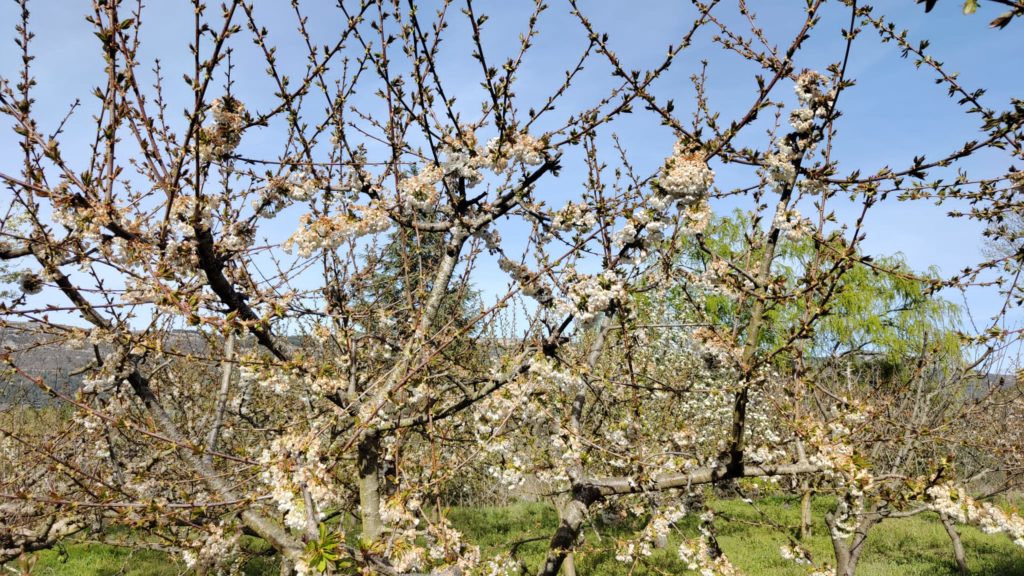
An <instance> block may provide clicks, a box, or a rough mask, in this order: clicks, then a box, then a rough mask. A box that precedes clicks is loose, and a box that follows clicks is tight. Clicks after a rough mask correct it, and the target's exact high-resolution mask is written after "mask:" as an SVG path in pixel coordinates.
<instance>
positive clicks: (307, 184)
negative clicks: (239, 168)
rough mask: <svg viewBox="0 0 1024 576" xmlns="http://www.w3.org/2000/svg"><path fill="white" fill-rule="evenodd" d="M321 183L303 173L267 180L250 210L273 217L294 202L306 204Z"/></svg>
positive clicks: (321, 185) (287, 174)
mask: <svg viewBox="0 0 1024 576" xmlns="http://www.w3.org/2000/svg"><path fill="white" fill-rule="evenodd" d="M323 187H324V185H323V183H322V182H321V181H320V180H318V179H317V178H316V177H315V176H313V175H312V174H308V173H305V172H299V173H286V174H283V175H280V176H274V177H272V178H270V179H268V180H267V185H266V186H264V187H262V188H260V189H259V193H258V194H257V195H256V198H254V199H253V201H252V208H253V210H256V211H257V212H263V213H265V214H266V215H267V216H274V215H275V214H277V213H278V212H280V211H281V210H283V209H285V208H287V207H288V206H290V205H291V204H292V203H294V202H308V201H310V200H312V199H313V198H314V197H315V196H316V193H317V192H318V191H320V190H322V189H323Z"/></svg>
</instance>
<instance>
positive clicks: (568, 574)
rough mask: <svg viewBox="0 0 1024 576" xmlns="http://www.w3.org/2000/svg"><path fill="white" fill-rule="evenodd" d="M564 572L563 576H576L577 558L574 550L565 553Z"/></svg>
mask: <svg viewBox="0 0 1024 576" xmlns="http://www.w3.org/2000/svg"><path fill="white" fill-rule="evenodd" d="M562 574H563V576H576V559H575V556H574V555H573V553H572V552H569V553H568V554H566V555H565V560H564V561H563V562H562Z"/></svg>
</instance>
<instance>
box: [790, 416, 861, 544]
mask: <svg viewBox="0 0 1024 576" xmlns="http://www.w3.org/2000/svg"><path fill="white" fill-rule="evenodd" d="M831 412H832V414H831V419H830V420H829V421H828V422H827V423H826V424H822V423H821V422H819V421H817V420H812V421H809V422H808V423H806V424H805V425H804V426H802V427H803V428H804V429H805V430H807V433H806V434H805V435H804V444H805V445H806V446H812V447H813V449H814V451H813V452H812V453H811V454H808V457H807V459H808V461H809V462H810V463H811V464H814V465H817V466H818V467H820V469H821V471H822V473H823V474H824V475H825V476H826V477H829V478H831V479H832V480H833V482H835V483H836V485H837V487H838V488H840V489H841V490H842V491H843V493H842V499H841V500H840V501H839V504H838V506H837V508H836V512H835V518H834V520H835V528H836V530H837V532H838V535H839V536H841V537H849V536H850V535H852V534H853V531H854V530H855V529H856V527H857V523H858V522H859V521H860V517H861V515H862V513H863V511H864V503H865V495H866V493H867V492H868V491H869V490H871V489H872V488H873V487H874V485H875V478H874V476H873V475H872V474H871V472H870V471H869V470H868V469H867V468H865V467H864V466H863V465H861V464H860V463H859V461H860V459H859V458H857V455H856V451H855V450H854V448H853V445H852V444H851V443H850V439H851V437H852V435H853V430H852V428H853V427H855V426H858V425H860V424H862V423H863V422H864V421H865V420H867V418H868V416H869V411H868V409H867V407H866V405H864V404H862V403H857V402H854V401H851V400H848V399H844V406H842V407H839V406H834V407H833V408H832V410H831Z"/></svg>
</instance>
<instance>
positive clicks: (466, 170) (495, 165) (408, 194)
mask: <svg viewBox="0 0 1024 576" xmlns="http://www.w3.org/2000/svg"><path fill="white" fill-rule="evenodd" d="M466 137H467V138H468V140H469V144H468V145H466V144H456V143H450V145H449V146H448V147H447V148H446V149H445V150H443V151H442V153H441V154H442V161H441V163H440V164H436V163H428V164H426V165H425V166H423V167H422V168H420V169H419V170H418V171H417V172H416V173H415V174H412V175H409V176H407V177H405V178H402V179H401V180H400V181H399V182H398V195H399V197H400V201H401V203H402V204H403V205H404V206H405V207H406V208H407V209H410V210H422V211H428V210H431V209H433V208H435V207H436V206H437V202H438V200H439V199H440V193H439V191H438V188H437V187H438V185H439V184H441V183H442V182H444V181H445V180H446V179H449V182H450V183H453V182H454V180H455V179H461V180H462V183H464V184H465V186H466V187H467V188H473V187H475V186H476V185H478V184H480V183H481V182H483V181H484V173H483V171H484V170H490V171H492V172H496V173H497V172H504V171H506V170H508V168H509V166H510V165H513V164H524V165H528V166H535V165H538V164H541V163H542V162H544V149H545V144H544V141H543V140H541V139H537V138H534V137H532V136H530V135H529V134H522V133H521V134H516V135H514V136H513V137H512V138H511V140H506V141H504V142H503V143H502V144H501V145H500V146H499V139H498V138H494V139H492V140H491V141H490V142H489V143H488V144H487V146H486V147H485V148H483V149H480V148H479V147H478V146H476V144H475V142H476V137H475V136H474V135H473V134H472V133H470V132H467V133H466Z"/></svg>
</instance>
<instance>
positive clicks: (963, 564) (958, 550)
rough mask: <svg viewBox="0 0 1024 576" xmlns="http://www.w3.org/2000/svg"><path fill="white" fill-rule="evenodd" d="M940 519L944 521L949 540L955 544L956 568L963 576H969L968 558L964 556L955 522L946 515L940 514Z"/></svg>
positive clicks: (943, 524)
mask: <svg viewBox="0 0 1024 576" xmlns="http://www.w3.org/2000/svg"><path fill="white" fill-rule="evenodd" d="M939 518H941V519H942V526H943V528H945V529H946V534H949V539H950V540H951V541H952V542H953V559H954V560H956V567H957V570H959V572H960V574H961V576H967V558H966V556H965V555H964V545H963V543H962V542H960V533H959V532H957V531H956V527H954V526H953V520H952V519H951V518H950V517H949V516H946V515H945V514H939Z"/></svg>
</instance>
